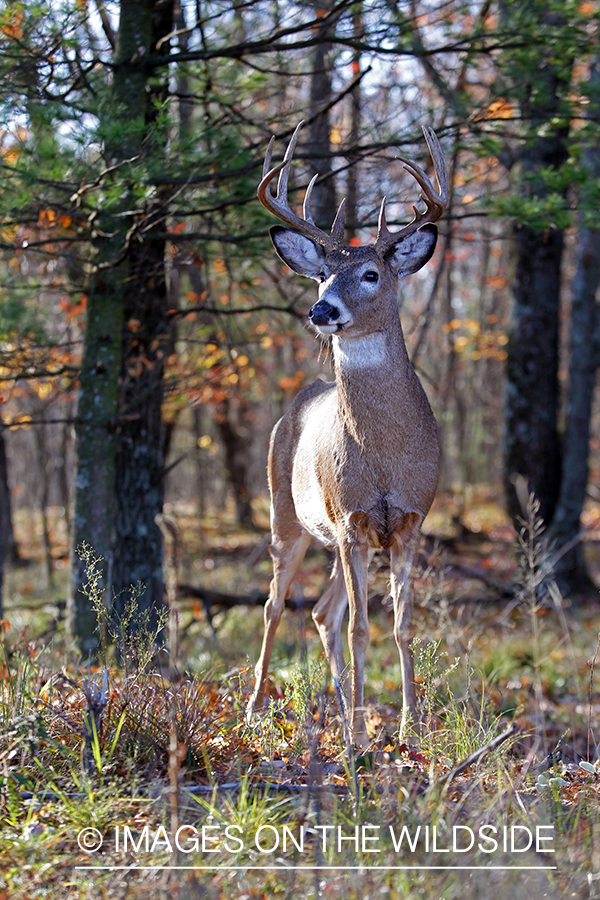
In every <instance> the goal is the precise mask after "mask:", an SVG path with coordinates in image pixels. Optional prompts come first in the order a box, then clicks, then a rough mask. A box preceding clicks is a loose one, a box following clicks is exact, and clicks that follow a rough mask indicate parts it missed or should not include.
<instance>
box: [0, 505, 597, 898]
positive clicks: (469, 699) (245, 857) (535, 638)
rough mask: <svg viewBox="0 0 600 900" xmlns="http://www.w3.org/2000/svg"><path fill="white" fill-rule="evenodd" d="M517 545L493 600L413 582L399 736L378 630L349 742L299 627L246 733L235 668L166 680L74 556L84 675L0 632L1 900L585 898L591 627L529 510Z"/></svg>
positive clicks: (591, 796) (593, 854)
mask: <svg viewBox="0 0 600 900" xmlns="http://www.w3.org/2000/svg"><path fill="white" fill-rule="evenodd" d="M517 542H518V547H519V549H520V569H519V572H520V575H519V583H518V586H517V590H516V591H515V593H514V595H513V596H512V597H511V598H510V600H509V601H508V602H507V603H506V604H505V605H504V606H503V607H502V608H495V609H479V608H477V609H476V608H474V607H472V608H467V607H466V606H465V607H464V608H462V607H461V608H458V609H457V608H456V606H453V605H452V604H451V603H450V602H449V601H448V597H447V595H446V594H445V592H444V591H443V590H442V589H441V587H440V586H441V585H443V581H444V579H443V572H442V573H440V572H438V573H437V574H435V573H432V572H431V571H428V572H427V571H426V572H425V576H424V578H423V579H422V583H423V584H424V585H425V590H424V593H425V596H424V602H425V610H422V611H423V622H424V624H423V627H422V630H421V633H420V634H419V636H418V638H417V639H416V641H415V645H414V649H415V656H416V664H417V667H416V668H417V681H418V683H419V691H420V704H421V706H420V716H419V719H420V721H419V724H418V725H417V726H415V734H414V736H413V739H412V740H411V741H408V742H404V741H400V740H399V739H398V735H397V725H398V714H399V710H398V708H397V706H396V705H395V704H393V703H391V702H387V700H386V701H385V702H384V701H382V700H381V699H379V700H377V699H375V698H376V697H377V694H378V692H379V685H381V686H382V687H381V692H382V693H386V694H388V693H389V695H390V696H392V694H393V692H395V696H397V695H398V693H399V690H398V678H397V662H396V660H395V658H393V657H392V650H393V646H392V647H391V646H390V632H391V626H390V623H389V619H388V618H386V614H385V611H384V612H383V613H382V614H381V617H380V619H378V620H376V623H375V627H374V640H373V644H374V647H373V648H372V649H373V653H374V656H375V657H376V662H375V664H374V665H373V667H372V674H373V677H371V676H370V674H369V673H368V674H367V689H368V690H370V691H371V696H372V698H373V699H372V702H371V704H370V705H369V708H368V710H367V722H368V729H369V733H370V734H371V736H372V738H373V742H372V745H371V748H370V750H369V751H368V752H366V753H362V754H361V755H356V754H353V753H350V754H348V752H347V748H346V747H345V746H344V742H343V733H344V729H343V722H342V721H341V717H340V712H339V708H338V704H337V701H336V697H335V692H334V691H333V689H332V688H331V686H330V685H329V677H328V673H327V671H326V668H325V666H324V663H323V660H322V657H321V655H320V654H319V653H318V652H317V651H316V649H315V645H314V644H313V643H312V638H306V639H305V638H304V637H303V634H304V632H303V626H302V628H301V629H300V634H301V636H302V639H301V647H300V653H299V657H300V662H299V663H298V664H297V665H295V666H292V667H291V668H290V666H289V664H288V666H287V668H286V670H285V672H284V670H283V669H282V670H280V671H279V672H277V671H275V673H274V681H273V684H272V694H273V696H272V702H271V704H270V706H269V708H268V710H267V714H266V716H265V717H264V719H263V720H262V722H261V723H260V727H256V726H254V725H253V726H252V727H249V726H248V725H247V724H246V723H245V721H244V716H243V710H244V708H245V703H246V697H247V694H248V690H249V686H250V681H251V671H250V669H249V667H247V666H236V667H235V668H233V669H230V670H229V671H228V672H227V673H226V674H219V672H218V670H217V669H215V668H214V667H213V668H211V669H209V670H207V671H206V672H204V673H203V674H202V675H193V676H192V675H188V674H185V672H182V673H181V674H180V676H179V677H178V678H175V679H174V678H172V677H169V676H168V675H167V674H165V672H166V671H167V670H165V671H163V669H162V668H161V660H164V659H165V653H164V648H162V647H161V645H160V633H159V630H156V629H154V630H153V629H150V628H149V627H147V628H145V629H144V628H143V629H141V631H140V630H139V629H136V631H135V633H134V632H133V630H132V624H133V622H134V620H136V616H137V612H136V605H135V604H136V600H137V597H138V595H137V594H136V592H135V591H134V592H133V594H132V600H131V601H130V606H129V607H128V608H127V609H126V612H125V614H124V615H123V617H122V618H121V619H120V620H119V621H118V622H115V621H114V620H110V618H108V617H107V612H106V610H105V609H104V607H103V604H102V603H101V602H99V600H98V598H99V596H100V595H99V592H98V591H97V582H96V581H95V575H94V572H97V571H98V566H97V563H98V561H97V560H96V559H95V558H94V555H93V553H92V551H91V550H89V549H87V550H86V551H85V553H87V557H86V564H87V566H88V574H89V577H88V587H87V589H86V590H88V591H89V593H88V597H89V599H90V602H92V603H93V605H94V607H95V608H96V610H97V615H98V628H99V632H100V637H101V641H100V654H99V660H98V662H97V664H96V665H94V666H90V665H87V666H82V667H78V666H76V665H73V664H66V663H65V661H64V659H63V661H62V663H59V662H58V660H57V657H56V654H55V653H54V652H53V648H52V647H42V646H37V645H36V644H35V642H33V641H29V640H27V638H26V637H25V636H20V637H18V638H16V639H11V638H10V635H9V634H5V635H4V636H3V639H2V642H1V644H0V669H1V674H2V680H1V682H0V898H2V900H4V897H9V896H10V897H11V898H13V897H14V898H16V900H19V898H21V900H25V898H27V900H37V898H42V897H50V896H52V895H55V896H57V897H60V898H65V900H71V898H86V900H87V898H93V900H96V898H97V897H105V896H106V897H113V896H114V897H116V896H119V897H130V898H137V897H138V896H142V894H145V893H147V891H148V889H149V887H151V890H152V891H153V894H154V896H155V897H156V898H159V897H160V898H162V897H163V896H164V897H165V898H166V897H169V898H172V900H177V898H182V900H183V898H188V897H189V898H195V897H209V898H215V900H219V898H221V897H223V898H225V897H232V896H239V897H244V898H248V900H249V898H254V897H256V898H258V897H261V898H262V897H265V898H270V897H290V898H292V897H298V896H302V895H305V896H307V897H312V896H314V897H317V896H319V897H320V896H331V897H337V896H339V895H340V894H342V893H343V895H345V896H346V897H348V898H355V897H356V898H358V897H361V898H362V897H375V896H382V897H389V898H400V897H402V898H417V897H428V898H429V897H442V896H443V897H444V898H445V900H449V898H461V900H467V898H471V897H473V898H475V897H490V896H495V897H497V898H498V900H503V898H505V897H511V898H514V897H527V898H528V900H533V898H537V897H540V898H541V897H545V896H547V897H559V896H574V897H586V898H587V897H594V896H596V894H595V893H594V892H595V891H596V890H597V885H598V883H599V882H598V879H597V877H596V876H597V874H598V871H599V870H600V862H599V859H598V854H597V850H598V845H597V835H598V834H599V833H600V815H599V811H598V809H599V804H598V800H599V796H598V794H599V784H600V781H599V775H600V764H598V763H597V760H598V754H597V746H596V739H595V731H594V725H595V717H596V716H597V712H598V703H597V697H596V688H595V685H594V677H593V675H594V669H593V665H590V664H589V662H590V660H591V658H592V656H593V653H594V647H596V643H597V642H596V638H595V635H594V638H593V640H590V639H589V631H590V629H588V631H587V632H586V629H585V627H582V626H585V625H587V624H589V625H591V628H592V629H593V627H594V623H595V621H596V620H595V618H594V616H593V615H592V616H588V617H587V619H585V618H582V617H581V616H579V617H578V614H577V613H576V612H574V611H569V610H568V609H567V607H566V604H565V602H564V600H563V598H562V597H561V596H560V593H559V592H558V589H557V587H556V585H555V584H554V582H553V581H552V578H551V571H550V567H549V565H548V560H549V559H551V557H552V552H553V551H552V548H548V547H547V546H545V544H544V542H543V535H542V531H541V526H540V523H539V517H538V509H537V507H536V504H535V501H533V500H531V501H530V504H529V506H528V507H527V510H526V511H525V514H524V519H523V523H522V530H521V532H520V534H519V535H518V537H517ZM444 598H445V602H444ZM392 643H393V642H392ZM113 645H117V650H118V658H119V659H120V661H121V662H120V664H119V665H117V664H116V663H115V662H114V660H115V657H114V656H113V655H112V651H111V646H113ZM394 686H395V687H394ZM509 726H512V727H509ZM469 758H471V761H470V762H469ZM90 761H91V762H90ZM467 763H468V765H467ZM471 835H473V836H474V841H473V842H472V843H471ZM98 836H99V839H100V840H101V841H102V846H101V848H97V849H96V847H95V844H94V841H95V840H97V839H98ZM529 837H531V845H530V846H526V845H527V843H528V840H529ZM92 866H104V867H106V868H103V869H92V868H91V867H92ZM148 867H150V868H148ZM173 867H180V868H173ZM125 870H127V871H126V873H125ZM3 892H4V894H3Z"/></svg>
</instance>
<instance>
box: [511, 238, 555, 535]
mask: <svg viewBox="0 0 600 900" xmlns="http://www.w3.org/2000/svg"><path fill="white" fill-rule="evenodd" d="M514 239H515V252H516V272H515V281H514V308H513V314H512V322H511V329H510V334H509V342H508V346H507V351H508V359H507V373H506V408H505V420H504V423H505V443H504V473H505V488H506V497H507V504H508V509H509V512H510V514H511V516H512V517H513V519H516V518H517V516H522V515H523V510H522V509H521V507H520V505H519V501H518V498H517V494H516V492H515V487H514V479H515V477H516V476H518V475H521V476H523V477H524V478H525V479H526V481H527V485H528V490H529V491H530V492H531V491H533V493H534V494H535V495H536V497H537V498H538V500H539V501H540V515H541V516H542V518H543V519H544V521H545V522H546V523H549V522H550V520H551V519H552V516H553V513H554V508H555V506H556V501H557V500H558V492H559V489H560V453H559V435H558V404H559V390H558V325H559V305H560V265H561V257H562V248H563V234H562V232H561V231H558V230H557V229H553V230H549V231H548V232H546V233H540V232H536V231H533V230H532V229H531V228H529V227H528V226H521V227H519V228H517V229H515V234H514Z"/></svg>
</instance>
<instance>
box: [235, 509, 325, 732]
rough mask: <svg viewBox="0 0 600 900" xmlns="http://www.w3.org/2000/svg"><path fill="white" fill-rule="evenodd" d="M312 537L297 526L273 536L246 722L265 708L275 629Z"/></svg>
mask: <svg viewBox="0 0 600 900" xmlns="http://www.w3.org/2000/svg"><path fill="white" fill-rule="evenodd" d="M311 540H312V538H311V536H310V535H309V534H307V532H306V531H304V530H303V529H301V528H300V526H298V527H297V530H294V533H293V535H292V536H290V537H287V538H286V539H285V540H276V539H275V538H274V540H273V544H272V545H271V547H270V548H269V549H270V553H271V556H272V558H273V578H272V580H271V587H270V589H269V599H268V600H267V602H266V604H265V615H264V621H265V633H264V636H263V642H262V649H261V653H260V657H259V659H258V662H257V664H256V669H255V675H256V682H255V686H254V692H253V694H252V696H251V697H250V700H249V702H248V706H247V709H246V721H247V722H250V720H251V719H252V716H253V714H254V713H255V712H256V711H258V710H260V709H262V706H263V703H264V685H265V680H266V677H267V671H268V669H269V662H270V660H271V652H272V650H273V641H274V639H275V632H276V631H277V626H278V625H279V621H280V619H281V614H282V612H283V607H284V605H285V598H286V597H287V594H288V591H289V589H290V585H291V583H292V581H293V580H294V576H295V574H296V572H297V571H298V566H299V565H300V563H301V562H302V560H303V558H304V554H305V553H306V551H307V550H308V547H309V544H310V542H311Z"/></svg>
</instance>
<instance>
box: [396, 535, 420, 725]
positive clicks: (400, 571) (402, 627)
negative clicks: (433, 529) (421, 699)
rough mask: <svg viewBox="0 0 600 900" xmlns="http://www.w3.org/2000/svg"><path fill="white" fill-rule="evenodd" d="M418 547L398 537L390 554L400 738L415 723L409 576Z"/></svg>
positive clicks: (411, 601)
mask: <svg viewBox="0 0 600 900" xmlns="http://www.w3.org/2000/svg"><path fill="white" fill-rule="evenodd" d="M415 547H416V536H410V537H408V538H406V537H405V536H402V537H400V536H397V538H396V542H395V544H394V545H393V546H392V549H391V554H390V567H391V595H392V600H393V604H394V637H395V639H396V644H397V646H398V650H399V652H400V667H401V670H402V720H401V723H400V730H399V737H400V738H402V737H404V736H405V735H406V732H407V730H408V729H409V728H410V726H411V724H413V723H414V722H415V721H416V707H417V702H416V691H415V661H414V657H413V651H412V640H413V637H414V626H413V597H412V593H411V590H410V573H411V570H412V564H413V558H414V554H415Z"/></svg>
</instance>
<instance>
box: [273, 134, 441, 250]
mask: <svg viewBox="0 0 600 900" xmlns="http://www.w3.org/2000/svg"><path fill="white" fill-rule="evenodd" d="M303 125H304V122H303V121H302V122H300V124H299V125H298V126H297V128H296V130H295V131H294V133H293V135H292V139H291V140H290V142H289V144H288V148H287V150H286V151H285V156H284V158H283V162H281V163H279V165H277V166H274V167H273V168H272V169H271V168H270V166H271V156H272V154H273V144H274V143H275V137H272V138H271V140H270V141H269V146H268V148H267V153H266V156H265V163H264V166H263V177H262V180H261V182H260V184H259V186H258V191H257V193H258V199H259V200H260V202H261V203H262V205H263V206H264V207H265V209H268V210H269V212H271V213H273V215H275V216H277V218H278V219H281V221H282V222H285V223H286V225H291V226H292V228H295V229H296V230H297V231H300V232H301V233H302V234H304V235H306V236H307V237H310V238H312V239H313V240H314V241H316V242H317V243H318V244H321V246H322V247H324V248H325V250H327V251H328V252H329V251H330V250H333V249H334V248H335V247H339V245H340V244H342V243H343V241H344V225H345V213H344V206H345V202H346V201H345V200H342V202H341V203H340V205H339V206H338V210H337V213H336V215H335V219H334V221H333V226H332V228H331V234H330V235H329V234H326V232H324V231H321V229H320V228H318V227H317V226H316V225H315V223H314V221H313V217H312V215H311V211H310V198H311V194H312V189H313V187H314V184H315V181H316V180H317V178H318V177H319V176H318V175H315V176H314V178H313V179H312V180H311V182H310V184H309V185H308V188H307V189H306V195H305V197H304V208H303V213H304V218H303V219H301V218H300V216H297V215H296V213H295V212H293V210H292V209H290V205H289V203H288V199H287V187H288V179H289V176H290V169H291V165H292V157H293V155H294V150H295V149H296V143H297V141H298V133H299V131H300V129H301V128H302V126H303ZM277 174H279V181H278V182H277V194H276V195H275V196H273V194H272V193H271V189H270V187H269V185H270V184H271V181H272V180H273V179H274V178H275V176H276V175H277ZM425 177H426V176H425Z"/></svg>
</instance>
